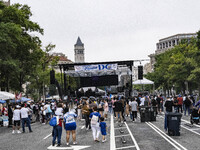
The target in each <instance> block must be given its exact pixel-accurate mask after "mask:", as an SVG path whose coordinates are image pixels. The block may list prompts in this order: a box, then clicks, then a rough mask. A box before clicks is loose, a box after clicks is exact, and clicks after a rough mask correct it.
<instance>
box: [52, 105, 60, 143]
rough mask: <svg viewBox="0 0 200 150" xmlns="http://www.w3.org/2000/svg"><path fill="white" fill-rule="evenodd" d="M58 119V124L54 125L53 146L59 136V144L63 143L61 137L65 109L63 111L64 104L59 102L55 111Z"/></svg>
mask: <svg viewBox="0 0 200 150" xmlns="http://www.w3.org/2000/svg"><path fill="white" fill-rule="evenodd" d="M55 116H57V117H56V119H58V121H57V122H58V124H57V125H56V126H54V127H53V141H52V146H54V145H55V141H56V138H57V142H58V145H57V146H60V145H61V137H62V122H63V111H62V104H58V107H57V109H56V111H55Z"/></svg>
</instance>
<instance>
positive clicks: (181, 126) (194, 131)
mask: <svg viewBox="0 0 200 150" xmlns="http://www.w3.org/2000/svg"><path fill="white" fill-rule="evenodd" d="M181 127H182V128H184V129H186V130H188V131H190V132H192V133H195V134H197V135H200V133H198V132H196V131H193V130H191V129H189V128H187V127H185V126H183V125H181Z"/></svg>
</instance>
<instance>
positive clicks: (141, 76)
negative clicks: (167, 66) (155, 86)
mask: <svg viewBox="0 0 200 150" xmlns="http://www.w3.org/2000/svg"><path fill="white" fill-rule="evenodd" d="M138 79H139V80H142V79H143V66H138Z"/></svg>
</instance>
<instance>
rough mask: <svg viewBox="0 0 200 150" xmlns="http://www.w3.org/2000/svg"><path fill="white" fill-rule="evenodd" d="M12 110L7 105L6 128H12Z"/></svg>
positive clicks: (10, 106)
mask: <svg viewBox="0 0 200 150" xmlns="http://www.w3.org/2000/svg"><path fill="white" fill-rule="evenodd" d="M12 118H13V109H12V105H8V121H9V123H8V128H9V127H12Z"/></svg>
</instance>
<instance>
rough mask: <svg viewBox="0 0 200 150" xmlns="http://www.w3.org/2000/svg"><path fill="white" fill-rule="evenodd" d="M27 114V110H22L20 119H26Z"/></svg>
mask: <svg viewBox="0 0 200 150" xmlns="http://www.w3.org/2000/svg"><path fill="white" fill-rule="evenodd" d="M28 112H29V110H28V109H27V108H22V109H21V117H22V118H28Z"/></svg>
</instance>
